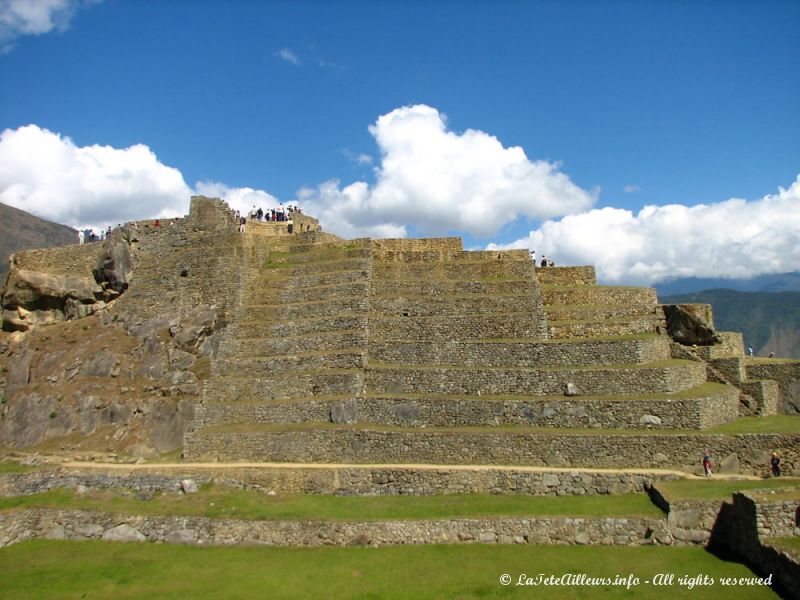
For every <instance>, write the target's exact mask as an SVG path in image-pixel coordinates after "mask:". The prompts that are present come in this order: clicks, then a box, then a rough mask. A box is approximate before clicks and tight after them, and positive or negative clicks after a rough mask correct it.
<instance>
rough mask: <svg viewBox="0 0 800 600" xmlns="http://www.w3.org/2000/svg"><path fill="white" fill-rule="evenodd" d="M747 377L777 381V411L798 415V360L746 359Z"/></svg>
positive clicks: (799, 398) (799, 382)
mask: <svg viewBox="0 0 800 600" xmlns="http://www.w3.org/2000/svg"><path fill="white" fill-rule="evenodd" d="M745 369H746V372H747V377H750V378H753V379H772V380H774V381H777V382H778V412H780V413H781V414H785V415H800V361H772V360H769V359H763V360H755V361H753V360H748V361H747V362H746V364H745Z"/></svg>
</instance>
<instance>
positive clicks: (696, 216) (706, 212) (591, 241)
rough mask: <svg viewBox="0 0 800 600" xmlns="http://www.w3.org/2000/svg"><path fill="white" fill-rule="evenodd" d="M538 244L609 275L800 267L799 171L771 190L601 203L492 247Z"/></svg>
mask: <svg viewBox="0 0 800 600" xmlns="http://www.w3.org/2000/svg"><path fill="white" fill-rule="evenodd" d="M501 247H502V248H535V249H536V251H537V253H538V254H539V255H541V254H546V255H548V256H552V257H553V258H554V259H555V260H556V262H557V263H558V264H574V265H577V264H594V265H596V266H597V271H598V277H599V278H600V279H601V280H603V281H606V282H609V283H637V284H652V283H656V282H658V281H662V280H665V279H672V278H678V277H691V276H696V277H723V278H748V277H751V276H754V275H758V274H762V273H781V272H787V271H796V270H800V177H798V179H797V180H796V181H795V182H794V183H793V184H792V185H791V186H790V187H789V189H783V188H780V190H779V192H778V193H777V194H774V195H769V196H765V197H764V198H761V199H758V200H753V201H746V200H741V199H731V200H726V201H724V202H719V203H716V204H699V205H697V206H691V207H689V206H682V205H678V204H671V205H667V206H646V207H644V208H643V209H642V210H640V211H639V213H638V214H634V213H632V212H631V211H629V210H622V209H617V208H603V209H598V210H591V211H588V212H585V213H583V214H579V215H571V216H566V217H564V218H563V219H561V220H560V221H547V222H545V223H543V224H542V225H541V227H539V228H538V229H536V230H535V231H531V232H530V234H529V235H528V237H526V238H523V239H520V240H517V241H515V242H513V243H511V244H505V245H496V244H490V245H489V249H498V248H501Z"/></svg>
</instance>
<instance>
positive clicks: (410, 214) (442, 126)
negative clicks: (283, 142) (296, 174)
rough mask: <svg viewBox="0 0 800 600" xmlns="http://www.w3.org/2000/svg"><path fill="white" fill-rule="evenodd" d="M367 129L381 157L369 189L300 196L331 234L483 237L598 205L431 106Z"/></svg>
mask: <svg viewBox="0 0 800 600" xmlns="http://www.w3.org/2000/svg"><path fill="white" fill-rule="evenodd" d="M369 131H370V133H371V134H372V135H373V137H374V138H375V140H376V142H377V143H378V147H379V149H380V153H381V164H380V166H379V167H377V168H376V177H377V181H376V183H375V185H374V186H373V187H369V186H368V185H367V184H366V183H364V182H356V183H354V184H351V185H349V186H347V187H345V188H344V189H341V190H340V189H339V187H338V182H327V183H325V184H323V185H322V186H319V188H318V189H317V190H315V191H309V190H306V191H305V192H304V197H303V200H304V202H305V205H308V212H310V213H311V212H314V213H315V214H318V215H320V220H321V221H322V223H323V225H324V226H326V227H327V229H329V230H331V231H334V232H336V233H340V234H345V233H346V232H362V233H363V232H367V231H374V230H376V228H377V229H387V230H390V231H394V232H401V231H405V226H406V225H413V226H414V227H416V228H417V229H419V230H420V231H423V232H425V233H429V234H441V233H445V232H447V231H453V230H459V231H468V232H470V233H472V234H475V235H480V236H488V235H492V234H495V233H497V231H498V230H499V229H500V228H501V227H503V226H504V225H506V224H508V223H510V222H512V221H515V220H516V219H518V218H520V217H526V218H537V219H543V218H549V217H553V216H560V215H565V214H571V213H576V212H580V211H583V210H586V209H588V208H590V207H591V206H592V205H593V203H594V201H595V197H596V193H597V192H596V191H592V192H589V191H586V190H583V189H581V188H580V187H578V186H577V185H575V184H574V183H572V181H570V179H569V177H567V176H566V175H565V174H563V173H562V172H560V171H559V167H560V165H559V164H557V163H549V162H546V161H531V160H529V159H528V158H527V157H526V156H525V152H524V151H523V150H522V148H519V147H511V148H505V147H503V145H502V144H501V143H500V141H498V140H497V138H495V137H493V136H491V135H489V134H487V133H484V132H482V131H477V130H473V129H469V130H467V131H465V132H464V133H461V134H459V133H455V132H452V131H449V130H448V129H447V127H446V123H445V117H444V116H443V115H442V114H440V113H439V111H437V110H436V109H435V108H431V107H429V106H425V105H416V106H407V107H403V108H398V109H396V110H393V111H392V112H390V113H388V114H385V115H383V116H381V117H379V118H378V120H377V122H376V123H375V124H374V125H372V126H371V127H370V128H369ZM323 215H324V216H323Z"/></svg>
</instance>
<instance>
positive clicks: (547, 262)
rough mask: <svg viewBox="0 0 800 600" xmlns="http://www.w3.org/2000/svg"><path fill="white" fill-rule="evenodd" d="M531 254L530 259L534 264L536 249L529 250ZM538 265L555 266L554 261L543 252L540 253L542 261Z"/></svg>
mask: <svg viewBox="0 0 800 600" xmlns="http://www.w3.org/2000/svg"><path fill="white" fill-rule="evenodd" d="M529 252H530V255H531V260H532V261H533V265H534V266H536V250H529ZM539 266H540V267H555V266H556V263H554V262H553V261H552V260H551V259H549V258H547V257H546V256H545V255H544V254H542V262H541V263H540V264H539Z"/></svg>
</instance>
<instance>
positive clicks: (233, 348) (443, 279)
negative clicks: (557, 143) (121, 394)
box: [4, 197, 800, 472]
mask: <svg viewBox="0 0 800 600" xmlns="http://www.w3.org/2000/svg"><path fill="white" fill-rule="evenodd" d="M237 229H238V227H237V223H236V222H235V219H234V218H233V217H232V215H231V212H230V210H229V209H228V207H227V205H225V204H224V203H223V202H221V201H219V200H212V199H207V198H202V197H196V198H193V200H192V206H191V211H190V214H189V215H188V216H187V217H186V218H184V219H181V220H179V221H178V222H177V223H176V224H174V225H170V226H165V227H161V228H156V227H153V224H152V223H150V222H143V223H140V224H139V226H138V228H137V229H135V230H133V231H130V232H128V233H127V235H128V237H129V240H130V246H131V255H132V257H133V262H134V263H135V268H134V272H133V275H132V276H131V285H130V288H129V289H128V290H127V291H125V292H124V293H122V295H121V296H120V297H119V298H118V299H116V300H113V298H112V300H113V302H112V304H111V305H109V306H108V307H107V308H104V309H103V310H101V313H102V315H103V317H102V319H103V322H106V323H114V322H120V323H124V324H125V327H126V329H127V331H128V332H129V333H134V334H136V333H138V334H139V335H140V336H141V337H142V338H143V339H144V343H145V345H146V346H147V347H149V348H150V349H151V350H155V349H157V348H158V347H159V346H161V347H164V346H163V344H164V342H163V340H162V339H161V338H159V337H158V336H159V335H162V337H163V334H159V333H158V327H157V326H161V327H164V328H169V335H170V336H172V338H173V339H172V342H173V346H175V344H176V343H177V342H180V341H181V340H182V338H181V335H183V336H184V337H185V336H186V335H189V337H190V339H189V341H190V347H189V348H188V350H189V351H190V352H196V353H197V352H199V351H198V350H197V348H200V347H202V348H203V351H202V352H199V354H201V355H203V356H208V357H210V361H211V363H210V370H208V372H207V373H201V374H199V376H198V377H194V376H187V377H184V376H183V375H180V373H177V374H176V372H175V371H170V368H171V367H172V363H173V362H174V361H173V355H174V354H175V351H174V350H170V349H169V347H166V348H167V350H169V352H168V354H169V361H168V364H167V365H166V366H164V365H160V366H159V367H158V368H157V369H155V373H156V374H157V375H159V376H161V377H162V378H163V377H168V378H171V385H170V387H168V389H169V390H171V391H170V392H168V393H169V394H172V395H175V394H178V395H179V394H181V393H182V391H181V390H183V391H184V392H185V393H188V394H190V395H191V394H192V393H193V392H192V390H193V389H194V388H193V387H192V386H199V387H198V388H197V393H199V398H198V400H199V401H195V402H193V408H194V419H193V421H192V420H191V419H189V420H188V421H187V431H186V434H185V437H184V455H185V457H186V459H188V460H203V459H214V460H222V461H232V460H281V461H301V462H303V461H324V462H355V463H358V462H382V463H392V462H422V463H425V462H428V463H430V462H441V463H477V464H521V465H545V466H556V467H598V466H599V467H609V468H613V467H618V466H621V465H625V466H630V467H644V468H651V467H669V468H679V469H683V470H687V471H695V472H696V471H697V470H698V456H699V454H700V453H701V452H702V449H703V448H706V447H708V448H711V449H712V451H713V452H714V454H715V456H716V457H717V459H718V460H723V459H724V460H725V462H726V465H727V467H728V468H734V467H735V470H741V471H742V472H760V471H761V470H763V467H764V465H765V464H767V462H768V456H769V454H770V453H771V452H772V451H774V450H778V451H780V452H781V453H782V456H783V461H784V462H783V464H784V469H785V470H786V471H787V472H793V471H797V470H800V458H799V457H798V448H800V444H799V443H798V441H799V440H800V437H798V436H797V435H777V434H763V435H758V436H752V435H749V436H727V435H720V434H714V435H712V434H707V433H704V430H705V429H708V428H709V427H713V426H715V425H719V424H722V423H725V422H728V421H731V420H733V419H735V418H737V417H738V416H740V415H769V414H775V413H776V412H777V410H778V406H779V404H780V403H784V404H785V403H787V402H792V401H794V400H793V395H794V394H796V393H797V380H798V367H797V364H796V363H780V364H771V363H764V364H758V365H756V364H747V363H746V360H745V359H744V358H743V352H742V340H741V335H739V334H716V333H713V331H712V334H713V339H712V340H711V341H712V342H713V343H711V345H705V346H698V345H694V346H688V345H685V344H679V343H677V342H675V341H673V339H672V337H670V335H667V334H666V332H667V331H668V329H669V327H671V325H670V324H669V323H668V322H667V321H668V320H667V319H666V318H665V312H664V309H663V307H661V306H659V305H658V303H657V299H656V296H655V292H654V291H653V290H652V289H649V288H631V287H608V286H600V285H597V284H596V279H595V274H594V269H593V268H592V267H564V268H535V267H534V265H533V264H532V263H531V261H530V259H529V257H528V255H527V253H526V252H525V251H523V250H511V251H482V252H469V251H464V250H463V248H462V246H461V241H460V239H458V238H436V239H399V240H372V239H357V240H342V239H340V238H337V237H336V236H333V235H331V234H327V233H324V232H322V231H321V230H320V228H319V225H318V223H317V222H316V220H314V219H313V218H311V217H308V216H306V215H300V214H298V215H295V217H294V232H293V233H292V234H289V233H288V228H287V226H286V224H285V223H248V225H247V230H246V232H245V233H244V234H242V233H239V232H238V231H237ZM109 255H110V252H109V251H106V252H105V256H106V257H107V256H109ZM11 262H12V265H11V266H12V273H11V275H12V276H13V274H14V271H15V269H17V270H25V271H26V272H34V273H36V272H41V273H46V274H51V275H58V276H64V277H66V276H73V277H84V278H86V279H87V281H88V278H89V277H91V274H92V273H93V272H94V273H95V275H96V272H97V268H96V267H97V264H98V257H97V249H95V250H94V252H92V251H91V248H90V247H89V246H88V245H87V246H75V247H72V248H68V249H65V250H63V251H62V250H60V249H55V250H37V251H29V252H22V253H18V254H17V255H14V257H12V261H11ZM106 262H108V259H106ZM11 279H12V278H11V277H10V278H9V281H11ZM93 283H94V284H95V285H99V283H98V282H97V281H94V282H93ZM87 285H88V284H87ZM8 298H9V296H8V294H7V296H6V299H5V300H4V306H5V307H6V311H13V310H15V308H14V306H11V305H9V302H8V301H7V300H8ZM50 304H51V305H52V303H50ZM197 307H207V310H208V311H211V314H212V317H209V319H211V321H212V322H213V326H212V327H209V326H208V324H207V323H208V321H209V319H206V321H205V323H206V324H205V325H203V327H206V329H205V330H203V329H202V328H201V327H195V328H193V329H192V328H189V329H190V330H193V331H194V337H191V334H192V331H189V332H188V333H184V334H181V335H177V333H176V331H177V330H178V329H180V327H179V326H176V325H175V323H178V321H175V319H176V318H178V317H179V316H180V315H184V314H187V313H189V312H190V311H191V310H197ZM101 308H102V307H101ZM678 308H680V307H678ZM20 310H23V309H20ZM674 312H675V311H674V310H673V311H671V313H669V314H670V319H669V321H670V323H672V322H673V321H674V318H673V316H672V315H673V313H674ZM679 312H680V311H679ZM683 312H685V313H689V324H690V325H691V320H692V319H693V318H695V317H693V316H692V314H691V313H692V311H683ZM697 312H698V311H694V313H697ZM699 312H702V311H699ZM20 314H21V313H20ZM165 314H168V315H170V317H171V319H172V320H170V319H165V317H164V315H165ZM68 317H69V315H68V314H65V315H64V317H63V318H68ZM48 319H49V320H48V322H52V321H53V320H57V319H53V318H51V317H48ZM162 321H163V322H162ZM686 322H687V321H686V319H684V320H683V321H682V325H681V327H682V331H683V333H682V334H681V335H683V336H685V335H687V334H686V327H687V325H686ZM153 323H155V325H154V324H153ZM703 327H706V325H703V324H701V326H700V327H699V328H700V330H702V331H705V330H704V329H703ZM689 329H690V330H691V327H689ZM706 329H707V327H706ZM141 330H144V331H145V333H141ZM176 335H177V337H176ZM204 335H207V336H211V337H210V339H209V342H207V343H205V345H203V343H204V342H203V340H204V339H205V338H204ZM689 335H691V334H689ZM148 336H149V337H148ZM159 340H160V341H159ZM684 341H686V340H685V339H684ZM212 342H213V343H212ZM178 348H179V349H180V350H181V351H183V352H184V354H183V355H180V356H181V357H183V356H184V355H185V351H186V350H187V348H186V347H185V344H184V346H180V345H178ZM183 360H184V362H187V364H193V363H192V359H191V357H189V358H185V357H184V358H183ZM792 365H794V367H792ZM151 371H153V369H151ZM773 372H774V373H775V379H777V380H778V381H777V382H776V381H775V380H772V379H770V376H771V374H772V373H773ZM32 373H33V371H31V375H30V376H26V377H28V379H25V378H20V382H21V383H23V384H24V383H25V382H27V381H30V382H31V383H33V380H32V377H33V375H32ZM162 373H163V374H162ZM748 373H749V374H750V376H748ZM167 374H169V375H167ZM755 376H757V377H759V379H753V378H752V377H755ZM198 379H199V381H198ZM203 379H204V380H203ZM20 382H18V383H20ZM182 384H189V385H188V386H187V385H184V387H181V385H182ZM176 386H178V387H177V388H176ZM21 387H24V386H21ZM782 396H783V397H782ZM9 399H11V398H9ZM675 430H679V432H676V431H675ZM662 432H663V433H662Z"/></svg>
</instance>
